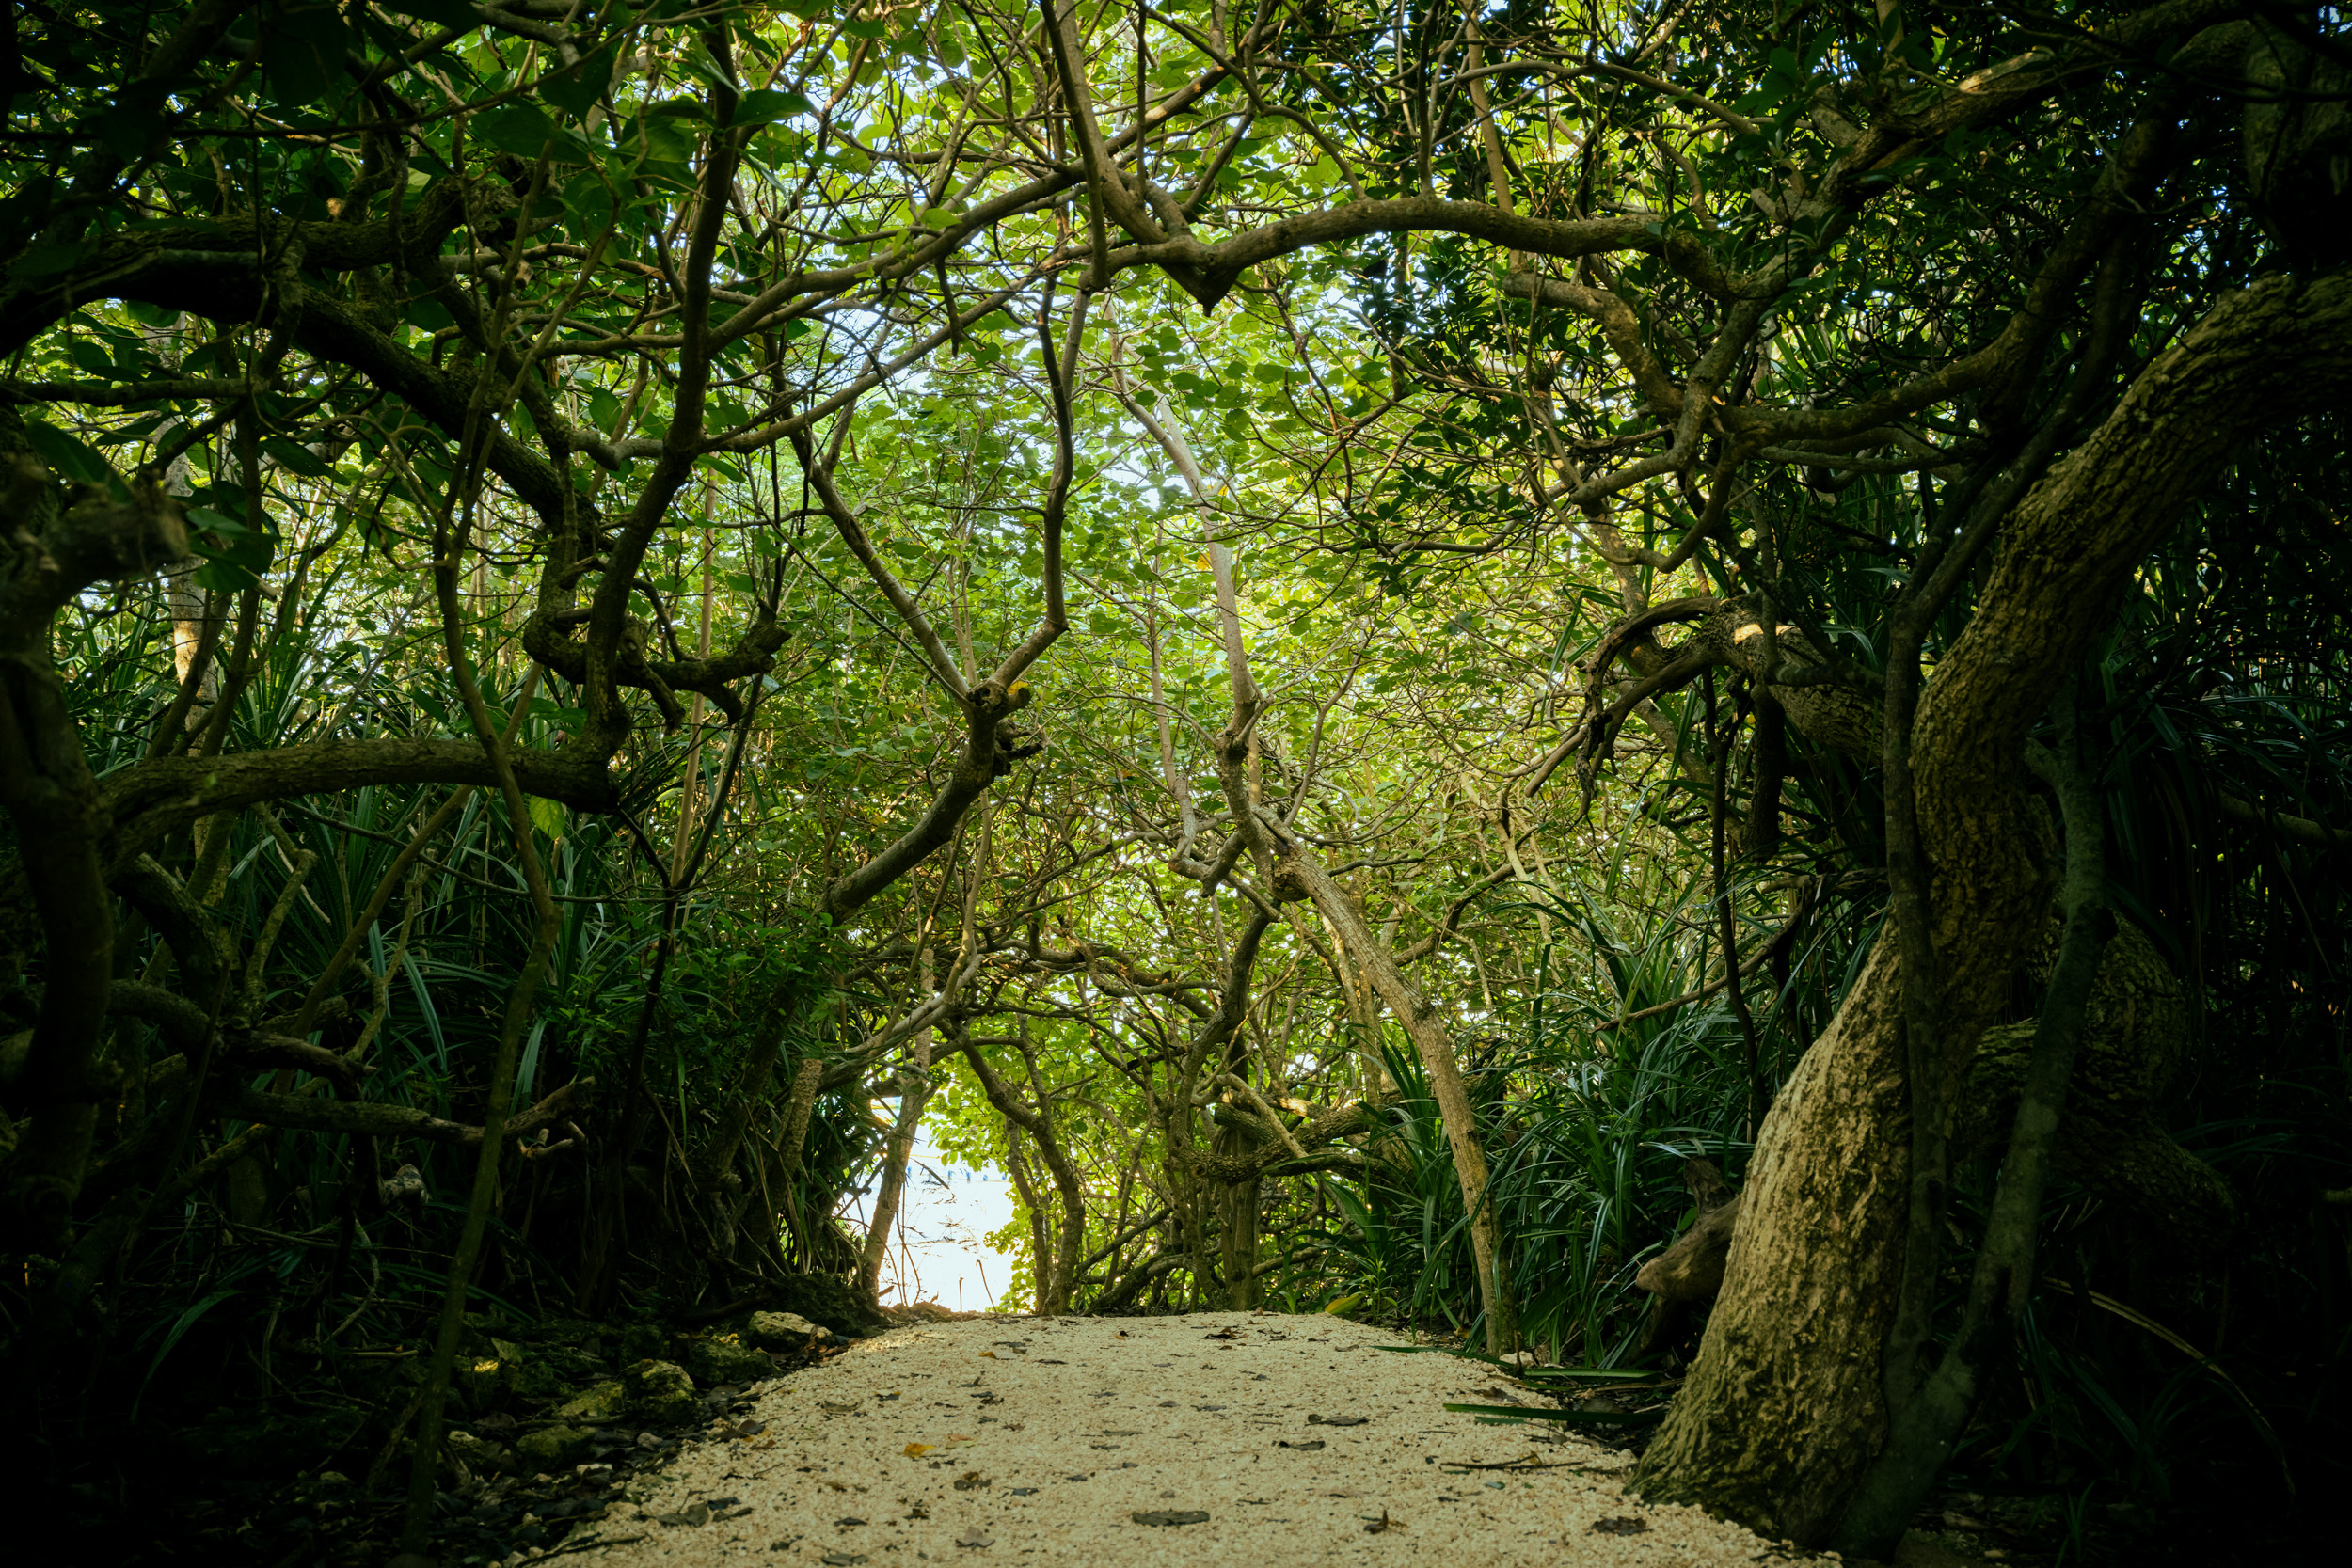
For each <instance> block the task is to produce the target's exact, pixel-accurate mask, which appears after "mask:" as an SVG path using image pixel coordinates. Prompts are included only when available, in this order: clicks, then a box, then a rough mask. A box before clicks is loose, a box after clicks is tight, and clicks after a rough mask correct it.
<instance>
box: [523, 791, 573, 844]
mask: <svg viewBox="0 0 2352 1568" xmlns="http://www.w3.org/2000/svg"><path fill="white" fill-rule="evenodd" d="M529 799H530V803H531V825H532V827H534V828H536V829H538V830H539V831H540V832H543V833H545V834H547V835H548V837H549V838H562V837H563V836H564V828H565V827H566V826H568V825H569V824H570V822H571V813H569V812H567V811H565V810H564V803H563V802H562V801H560V800H547V799H545V798H544V797H541V796H537V795H533V796H531V797H530V798H529Z"/></svg>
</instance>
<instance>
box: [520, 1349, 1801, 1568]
mask: <svg viewBox="0 0 2352 1568" xmlns="http://www.w3.org/2000/svg"><path fill="white" fill-rule="evenodd" d="M1015 1323H1017V1324H1018V1327H1019V1329H1021V1330H1025V1331H1030V1338H1029V1339H1028V1340H1027V1341H1026V1343H1027V1344H1028V1345H1029V1346H1031V1347H1033V1348H1034V1350H1035V1351H1037V1352H1046V1351H1051V1352H1053V1353H1055V1354H1011V1352H1012V1349H1013V1347H1012V1346H1011V1345H1010V1344H1009V1343H1008V1342H1007V1341H1006V1340H1005V1339H1004V1338H1001V1336H1003V1334H1004V1332H1005V1329H1006V1328H1007V1327H1009V1326H1013V1325H1014V1324H1015ZM1204 1337H1213V1338H1216V1339H1217V1340H1218V1341H1219V1342H1220V1343H1219V1347H1218V1349H1217V1351H1216V1354H1212V1355H1210V1356H1207V1357H1205V1358H1204V1357H1203V1356H1201V1355H1199V1354H1196V1355H1194V1356H1193V1357H1192V1359H1191V1361H1189V1362H1185V1363H1183V1365H1182V1367H1181V1369H1179V1368H1175V1367H1170V1366H1169V1365H1168V1357H1169V1354H1170V1347H1172V1346H1175V1345H1177V1344H1178V1343H1180V1342H1181V1341H1183V1340H1184V1339H1191V1340H1194V1341H1196V1342H1197V1341H1199V1340H1200V1338H1204ZM1393 1338H1395V1336H1394V1335H1393V1334H1391V1333H1384V1332H1383V1331H1380V1330H1378V1329H1375V1328H1371V1327H1366V1326H1362V1325H1359V1324H1356V1323H1349V1322H1347V1321H1345V1320H1342V1319H1333V1318H1330V1317H1326V1316H1314V1317H1298V1318H1288V1317H1284V1316H1283V1315H1281V1314H1277V1313H1263V1314H1248V1313H1215V1314H1193V1315H1191V1316H1187V1317H1179V1318H1156V1319H1150V1318H1147V1319H1127V1320H1124V1321H1122V1322H1120V1323H1108V1322H1103V1321H1099V1320H1088V1319H1068V1318H1064V1319H1055V1320H1037V1319H1028V1320H1018V1319H1006V1318H997V1319H993V1320H986V1319H981V1320H974V1321H969V1322H951V1323H920V1324H911V1325H908V1326H905V1327H902V1328H899V1329H898V1330H895V1331H892V1332H890V1333H888V1334H885V1335H883V1336H881V1337H879V1338H874V1339H869V1340H865V1341H860V1342H857V1343H854V1344H851V1345H850V1346H848V1347H847V1348H846V1349H845V1350H844V1351H843V1352H842V1354H838V1355H837V1356H835V1357H834V1358H833V1359H831V1360H829V1361H828V1362H826V1363H825V1364H823V1365H822V1366H818V1367H812V1368H810V1369H808V1370H805V1371H803V1372H801V1373H798V1374H796V1375H794V1376H792V1377H790V1378H787V1379H786V1380H784V1381H783V1382H781V1383H779V1384H776V1385H773V1386H770V1387H769V1389H768V1391H767V1392H766V1393H765V1395H764V1397H763V1398H761V1399H760V1400H759V1401H758V1402H757V1404H756V1407H755V1409H748V1410H743V1409H739V1410H733V1411H729V1412H727V1415H728V1418H729V1419H728V1423H727V1425H728V1427H729V1428H730V1429H733V1430H740V1429H741V1428H742V1427H744V1426H747V1425H749V1424H750V1422H752V1421H757V1422H759V1423H762V1432H763V1435H762V1439H761V1441H762V1444H763V1446H764V1445H765V1444H766V1443H768V1442H773V1443H774V1444H775V1445H776V1448H775V1451H774V1452H773V1454H772V1455H764V1456H763V1460H764V1461H765V1462H766V1463H767V1465H768V1467H767V1468H766V1469H765V1470H763V1471H760V1472H759V1479H757V1480H756V1481H749V1483H748V1484H747V1483H746V1482H745V1481H737V1482H736V1483H735V1484H734V1485H733V1486H732V1487H730V1488H723V1487H722V1486H721V1485H720V1484H718V1483H719V1482H721V1481H729V1480H732V1479H733V1478H734V1476H735V1474H736V1472H734V1471H732V1470H730V1469H729V1467H728V1466H729V1465H730V1463H733V1464H735V1465H741V1464H742V1460H741V1459H739V1458H736V1459H733V1460H732V1461H731V1459H730V1456H739V1455H743V1454H744V1446H743V1444H742V1443H741V1442H740V1441H736V1442H733V1443H729V1442H725V1441H719V1440H714V1438H713V1436H712V1435H711V1434H710V1433H704V1434H701V1435H700V1436H698V1437H693V1438H690V1439H689V1440H688V1442H687V1445H686V1446H685V1448H684V1449H683V1450H682V1451H676V1452H675V1457H674V1458H672V1459H670V1460H669V1463H668V1465H667V1468H666V1470H665V1471H663V1472H662V1473H661V1474H660V1475H659V1476H658V1477H656V1476H651V1475H648V1474H644V1473H641V1475H640V1477H639V1486H638V1487H637V1488H632V1491H633V1492H634V1491H639V1490H642V1492H643V1496H642V1497H638V1498H637V1499H636V1501H637V1504H638V1506H637V1508H635V1509H631V1510H628V1511H626V1512H625V1513H624V1511H619V1510H616V1511H614V1513H615V1515H616V1516H615V1517H612V1518H611V1519H609V1520H608V1521H607V1522H605V1523H603V1524H600V1525H599V1524H589V1525H585V1526H582V1527H580V1529H578V1530H576V1531H575V1534H574V1542H576V1543H577V1545H578V1546H579V1547H580V1548H586V1549H589V1550H591V1551H593V1552H594V1556H595V1560H596V1561H598V1562H600V1563H611V1564H614V1565H615V1568H657V1565H658V1568H719V1565H720V1564H722V1563H733V1562H736V1561H739V1560H741V1554H744V1553H756V1554H759V1558H760V1560H769V1561H777V1562H783V1561H786V1560H792V1552H791V1546H792V1544H794V1543H803V1544H801V1545H800V1546H799V1550H800V1552H802V1553H805V1554H806V1555H805V1556H801V1557H799V1558H798V1560H801V1561H822V1562H823V1563H825V1564H827V1565H828V1568H843V1565H846V1564H850V1563H853V1562H865V1561H867V1560H873V1561H876V1562H904V1563H906V1564H908V1568H917V1564H918V1563H922V1562H923V1560H925V1559H928V1560H929V1563H931V1564H935V1563H938V1562H941V1561H947V1560H977V1561H996V1560H1005V1561H1012V1560H1019V1561H1020V1562H1021V1564H1022V1568H1048V1565H1051V1564H1057V1563H1065V1562H1066V1563H1071V1564H1073V1565H1075V1564H1080V1563H1083V1564H1087V1565H1089V1568H1096V1565H1102V1568H1122V1565H1126V1564H1134V1565H1136V1568H1224V1565H1225V1564H1229V1563H1232V1562H1235V1561H1255V1560H1268V1561H1280V1562H1282V1563H1283V1564H1284V1568H1320V1565H1326V1564H1328V1565H1332V1568H1337V1565H1340V1564H1346V1565H1347V1568H1359V1565H1361V1564H1364V1563H1367V1562H1368V1561H1371V1560H1374V1559H1375V1558H1380V1559H1384V1560H1394V1561H1395V1562H1397V1563H1399V1564H1404V1563H1414V1564H1418V1563H1419V1562H1422V1561H1449V1562H1450V1561H1470V1562H1477V1563H1478V1564H1480V1568H1518V1565H1521V1564H1525V1565H1526V1568H1535V1565H1536V1564H1539V1563H1540V1564H1544V1565H1546V1568H1549V1565H1552V1564H1562V1563H1565V1564H1567V1565H1569V1568H1579V1565H1581V1564H1585V1563H1593V1564H1598V1563H1602V1562H1607V1563H1610V1564H1616V1563H1628V1564H1644V1565H1646V1564H1653V1563H1654V1564H1657V1565H1658V1568H1667V1565H1669V1564H1672V1565H1675V1568H1718V1565H1722V1568H1730V1565H1733V1564H1739V1565H1740V1568H1745V1565H1746V1564H1748V1563H1750V1562H1752V1561H1754V1560H1756V1557H1757V1554H1758V1553H1759V1552H1762V1551H1764V1550H1765V1549H1766V1544H1765V1543H1763V1542H1760V1541H1758V1540H1757V1539H1756V1537H1755V1536H1753V1535H1750V1534H1749V1533H1747V1532H1746V1531H1744V1530H1741V1529H1739V1528H1736V1527H1734V1526H1730V1525H1726V1524H1724V1523H1722V1522H1720V1521H1717V1520H1713V1519H1709V1518H1708V1517H1706V1516H1705V1515H1704V1514H1702V1513H1698V1512H1697V1511H1695V1510H1689V1509H1677V1508H1657V1509H1645V1510H1642V1511H1641V1512H1640V1513H1638V1514H1637V1513H1635V1509H1636V1508H1638V1507H1639V1505H1638V1504H1636V1503H1635V1501H1634V1499H1633V1498H1631V1497H1629V1496H1628V1495H1627V1494H1626V1493H1625V1491H1624V1490H1623V1485H1622V1481H1623V1478H1624V1473H1625V1471H1624V1456H1623V1454H1622V1453H1621V1452H1620V1451H1618V1450H1616V1449H1612V1448H1609V1447H1607V1446H1605V1440H1604V1439H1603V1437H1602V1436H1601V1434H1597V1433H1585V1432H1582V1431H1581V1430H1565V1431H1564V1430H1561V1429H1560V1428H1557V1427H1548V1428H1546V1429H1545V1430H1541V1431H1532V1430H1531V1429H1529V1428H1526V1427H1518V1428H1513V1427H1509V1426H1503V1427H1489V1426H1481V1425H1480V1424H1478V1422H1477V1420H1476V1418H1475V1415H1474V1414H1472V1413H1471V1412H1464V1411H1449V1410H1448V1409H1447V1408H1446V1406H1447V1405H1448V1404H1450V1403H1462V1402H1469V1401H1471V1400H1477V1399H1485V1400H1496V1401H1500V1400H1506V1399H1507V1400H1511V1401H1513V1402H1514V1403H1515V1404H1517V1409H1516V1411H1515V1412H1514V1413H1515V1414H1518V1415H1520V1416H1522V1417H1525V1416H1528V1415H1538V1416H1540V1415H1542V1414H1545V1413H1549V1412H1550V1411H1551V1410H1552V1409H1553V1408H1554V1406H1553V1405H1552V1403H1551V1401H1550V1396H1549V1394H1548V1393H1547V1392H1545V1391H1543V1390H1540V1389H1538V1390H1522V1389H1518V1388H1516V1387H1515V1388H1508V1389H1506V1388H1504V1387H1501V1386H1497V1385H1496V1384H1495V1383H1494V1381H1493V1378H1494V1372H1493V1369H1492V1366H1491V1364H1481V1363H1480V1362H1478V1361H1477V1360H1475V1359H1460V1360H1457V1359H1454V1358H1451V1357H1448V1356H1445V1355H1442V1354H1439V1355H1422V1356H1409V1357H1395V1358H1391V1357H1386V1356H1379V1357H1370V1358H1364V1359H1360V1360H1359V1361H1357V1362H1354V1363H1351V1364H1349V1365H1348V1370H1347V1371H1346V1373H1345V1374H1344V1381H1342V1380H1341V1377H1340V1376H1339V1375H1337V1374H1336V1372H1335V1367H1334V1364H1333V1360H1332V1356H1333V1354H1335V1353H1337V1352H1341V1351H1360V1350H1370V1349H1374V1348H1378V1347H1380V1346H1382V1345H1383V1344H1384V1343H1385V1342H1386V1341H1389V1340H1391V1339H1393ZM1427 1348H1430V1349H1442V1348H1443V1347H1438V1346H1432V1347H1427ZM990 1349H993V1350H996V1351H997V1352H998V1353H999V1354H995V1355H993V1356H989V1357H988V1359H990V1360H991V1361H992V1362H993V1363H994V1364H993V1366H992V1367H991V1368H990V1369H989V1370H988V1373H987V1378H986V1383H987V1389H986V1392H987V1395H988V1396H989V1399H988V1402H991V1403H993V1404H996V1405H997V1406H998V1408H1000V1409H1001V1410H1002V1411H1003V1413H1004V1415H1005V1416H1006V1417H1008V1418H1009V1419H1007V1420H1005V1421H1002V1422H993V1423H991V1424H985V1425H981V1426H979V1427H977V1428H976V1429H975V1430H974V1432H973V1433H959V1432H952V1431H950V1430H948V1429H947V1427H946V1424H945V1423H946V1422H947V1421H949V1420H953V1419H958V1418H959V1417H958V1415H957V1414H956V1407H954V1406H950V1407H946V1408H941V1409H937V1410H933V1409H931V1408H930V1404H929V1402H927V1399H926V1396H925V1395H924V1394H922V1393H920V1392H917V1390H922V1389H925V1388H937V1389H939V1390H941V1391H942V1392H943V1393H946V1392H949V1391H950V1390H951V1388H952V1386H953V1385H956V1384H967V1386H968V1380H967V1378H966V1377H965V1376H964V1375H963V1371H964V1370H965V1369H969V1368H970V1367H971V1365H972V1362H973V1360H974V1359H975V1358H977V1357H979V1356H980V1355H981V1354H982V1353H983V1352H984V1351H986V1350H990ZM1375 1366H1376V1368H1377V1370H1374V1368H1375ZM930 1380H936V1381H930ZM1335 1392H1337V1393H1341V1394H1343V1396H1344V1398H1345V1400H1346V1403H1344V1404H1342V1405H1340V1407H1339V1408H1340V1410H1341V1411H1343V1412H1345V1413H1344V1414H1329V1413H1327V1412H1329V1411H1330V1410H1331V1397H1332V1395H1333V1394H1334V1393H1335ZM1171 1395H1174V1396H1176V1397H1174V1398H1171V1397H1169V1396H1171ZM885 1396H904V1397H885ZM961 1409H962V1410H963V1411H964V1412H966V1414H963V1415H961V1419H964V1420H970V1419H972V1416H971V1414H969V1411H970V1406H969V1405H968V1404H965V1405H963V1406H961ZM851 1413H856V1414H857V1415H858V1417H859V1418H858V1419H857V1420H855V1421H849V1422H841V1421H838V1420H836V1419H835V1418H836V1417H839V1416H846V1415H850V1414H851ZM1478 1414H1484V1412H1479V1413H1478ZM1105 1418H1108V1419H1107V1420H1106V1419H1105ZM1302 1424H1303V1425H1305V1426H1307V1427H1309V1428H1310V1429H1312V1430H1314V1431H1315V1432H1316V1435H1315V1436H1312V1437H1305V1436H1303V1435H1302V1436H1300V1437H1297V1438H1294V1437H1291V1436H1289V1435H1288V1434H1286V1433H1284V1432H1283V1428H1285V1427H1288V1428H1289V1431H1290V1432H1292V1433H1295V1432H1297V1431H1298V1428H1299V1426H1300V1425H1302ZM1269 1428H1270V1429H1271V1430H1269ZM1327 1430H1328V1431H1330V1432H1331V1433H1332V1435H1331V1436H1330V1437H1328V1438H1327V1437H1325V1436H1324V1435H1323V1433H1324V1432H1325V1431H1327ZM1531 1439H1532V1440H1533V1441H1534V1443H1535V1444H1536V1445H1538V1446H1537V1447H1535V1448H1531V1447H1530V1446H1529V1445H1530V1442H1531ZM1106 1449H1107V1450H1111V1451H1110V1452H1104V1450H1106ZM1294 1454H1295V1455H1297V1456H1298V1457H1297V1458H1296V1459H1293V1458H1292V1457H1291V1456H1292V1455H1294ZM1309 1454H1312V1455H1314V1458H1313V1460H1312V1462H1311V1463H1309V1462H1307V1461H1306V1457H1305V1456H1307V1455H1309ZM1098 1456H1099V1457H1098ZM652 1457H654V1458H655V1459H656V1460H657V1461H658V1460H659V1459H660V1455H654V1456H652ZM1114 1460H1116V1464H1114V1463H1113V1461H1114ZM1470 1471H1483V1472H1486V1474H1485V1475H1484V1476H1481V1477H1480V1478H1479V1480H1478V1481H1473V1482H1471V1483H1470V1485H1469V1486H1468V1487H1467V1488H1465V1490H1466V1492H1467V1495H1466V1496H1458V1497H1457V1496H1454V1494H1453V1493H1451V1492H1449V1491H1447V1490H1446V1488H1447V1486H1448V1485H1449V1484H1451V1485H1454V1486H1457V1487H1458V1486H1462V1485H1463V1483H1462V1482H1461V1481H1458V1480H1454V1479H1452V1478H1458V1477H1462V1476H1463V1475H1465V1473H1466V1472H1470ZM740 1474H741V1475H742V1476H743V1477H746V1478H749V1477H751V1476H752V1474H753V1471H752V1469H750V1468H748V1467H747V1468H744V1469H742V1470H741V1472H740ZM1487 1477H1496V1478H1502V1477H1508V1478H1510V1479H1509V1481H1508V1487H1507V1490H1496V1488H1500V1487H1502V1485H1503V1482H1502V1480H1500V1479H1495V1480H1488V1479H1486V1478H1487ZM730 1490H731V1491H733V1492H736V1493H739V1494H741V1497H740V1499H738V1497H731V1496H724V1495H722V1496H719V1497H713V1496H712V1494H713V1493H721V1494H723V1493H724V1492H726V1491H730ZM868 1490H870V1491H872V1492H873V1493H875V1494H878V1495H877V1496H875V1497H872V1498H871V1499H870V1502H871V1504H872V1506H871V1507H867V1508H866V1511H865V1513H862V1514H851V1515H844V1514H841V1513H837V1512H834V1511H828V1510H825V1509H824V1508H823V1506H822V1505H821V1504H820V1503H819V1502H818V1499H819V1498H829V1499H832V1500H833V1502H834V1510H838V1509H839V1507H840V1504H841V1503H843V1502H851V1499H850V1497H843V1496H841V1494H842V1493H844V1492H864V1491H868ZM1441 1503H1444V1504H1451V1505H1453V1506H1450V1507H1441V1506H1438V1505H1439V1504H1441ZM1269 1505H1273V1506H1269ZM851 1506H852V1507H857V1506H860V1504H859V1503H857V1502H851ZM746 1507H749V1508H752V1509H755V1510H756V1513H755V1514H754V1515H753V1516H752V1517H750V1518H741V1517H739V1514H740V1512H741V1511H742V1510H744V1509H745V1508H746ZM697 1509H699V1510H700V1511H701V1513H702V1517H703V1520H704V1522H703V1523H702V1524H700V1525H698V1526H693V1527H685V1526H677V1527H671V1528H655V1529H654V1530H653V1531H652V1533H651V1534H650V1535H641V1536H638V1537H637V1538H632V1531H631V1530H629V1529H628V1528H627V1526H628V1523H629V1522H630V1521H631V1520H634V1521H641V1522H638V1523H636V1525H635V1530H636V1531H637V1532H642V1531H644V1529H645V1528H646V1525H647V1524H650V1523H651V1522H652V1521H653V1520H655V1519H664V1520H665V1523H666V1519H665V1516H668V1515H691V1514H692V1513H694V1512H695V1511H696V1510H697ZM852 1519H855V1520H857V1521H859V1522H858V1523H854V1524H853V1523H851V1522H850V1521H851V1520H852ZM753 1529H756V1530H757V1531H758V1534H757V1536H756V1537H754V1536H753V1535H752V1534H750V1533H749V1532H750V1531H752V1530H753ZM843 1531H851V1532H854V1533H853V1535H852V1536H851V1537H850V1539H854V1540H855V1541H856V1542H857V1543H858V1544H859V1545H860V1547H861V1548H862V1550H860V1551H856V1552H851V1551H849V1550H846V1549H845V1548H844V1547H834V1549H831V1550H824V1551H823V1553H822V1556H821V1557H819V1555H818V1553H819V1551H820V1547H819V1545H818V1542H819V1541H820V1540H823V1539H824V1538H827V1537H838V1536H839V1535H840V1533H841V1532H843ZM1391 1538H1393V1540H1394V1542H1395V1544H1393V1545H1391V1544H1389V1543H1390V1541H1391ZM771 1543H775V1545H773V1546H772V1549H773V1550H775V1551H777V1552H779V1553H781V1554H782V1555H780V1556H777V1557H770V1556H768V1555H767V1553H768V1551H769V1550H770V1549H771ZM572 1544H573V1543H567V1547H568V1546H571V1545H572Z"/></svg>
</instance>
